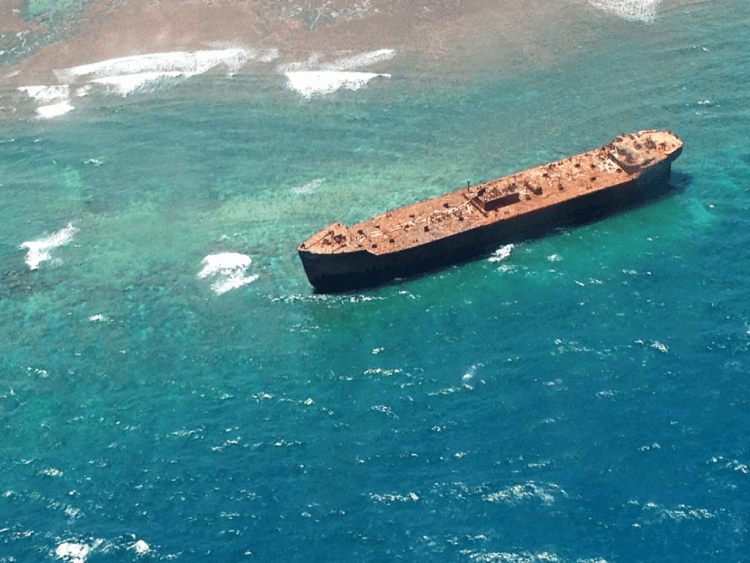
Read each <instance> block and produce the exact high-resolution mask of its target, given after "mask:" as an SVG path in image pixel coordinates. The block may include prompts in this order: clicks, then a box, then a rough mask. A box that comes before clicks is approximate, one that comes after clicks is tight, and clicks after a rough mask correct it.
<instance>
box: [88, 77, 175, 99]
mask: <svg viewBox="0 0 750 563" xmlns="http://www.w3.org/2000/svg"><path fill="white" fill-rule="evenodd" d="M181 74H182V73H181V72H178V71H171V72H142V73H140V74H125V75H123V76H105V77H104V78H95V79H94V80H92V81H91V82H95V83H97V84H104V85H105V86H113V87H114V90H115V92H117V93H118V94H121V95H122V96H127V95H128V94H129V93H130V92H132V91H133V90H135V89H136V88H139V87H140V86H142V85H143V84H145V83H146V82H150V81H152V80H158V79H160V78H175V77H177V76H180V75H181Z"/></svg>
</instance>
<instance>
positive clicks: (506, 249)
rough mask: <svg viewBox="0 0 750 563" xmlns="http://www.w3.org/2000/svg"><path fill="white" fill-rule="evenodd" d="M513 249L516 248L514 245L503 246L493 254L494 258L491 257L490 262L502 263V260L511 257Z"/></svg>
mask: <svg viewBox="0 0 750 563" xmlns="http://www.w3.org/2000/svg"><path fill="white" fill-rule="evenodd" d="M513 248H514V246H513V245H512V244H506V245H505V246H501V247H500V248H498V249H497V250H496V251H495V252H493V253H492V256H490V258H489V260H488V262H500V261H501V260H505V259H506V258H507V257H508V256H510V254H511V252H513Z"/></svg>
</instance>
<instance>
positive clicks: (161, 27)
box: [0, 0, 680, 118]
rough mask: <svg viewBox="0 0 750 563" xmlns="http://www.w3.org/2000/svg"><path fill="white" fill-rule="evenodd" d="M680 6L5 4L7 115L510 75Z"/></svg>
mask: <svg viewBox="0 0 750 563" xmlns="http://www.w3.org/2000/svg"><path fill="white" fill-rule="evenodd" d="M679 2H680V0H667V1H664V2H660V1H659V0H588V1H587V0H566V1H563V2H551V1H544V0H531V1H529V2H524V3H522V4H519V3H517V2H511V1H510V0H501V1H498V2H490V1H488V0H463V1H461V0H454V1H445V2H441V3H435V2H430V1H427V0H416V1H414V2H387V1H385V0H375V1H371V0H367V1H362V2H356V3H354V4H352V3H349V2H343V1H335V0H334V1H329V2H317V3H314V2H307V3H303V2H295V1H290V2H287V3H278V4H277V3H273V4H268V3H264V2H259V1H246V2H228V1H223V2H222V1H219V2H212V3H206V2H202V1H188V2H177V1H161V2H157V1H145V0H90V1H88V2H83V3H82V4H79V3H72V2H68V3H65V2H63V3H59V2H58V3H49V4H45V3H34V6H35V9H36V10H41V11H38V13H36V14H32V13H31V12H30V10H31V7H30V4H29V3H28V2H25V1H21V0H7V2H5V3H4V4H3V6H2V7H0V31H1V32H2V35H1V36H0V37H1V38H2V43H0V93H2V97H3V98H6V100H3V103H2V104H0V105H2V113H1V114H0V115H2V116H5V117H7V116H8V115H10V114H11V113H16V111H17V110H18V109H19V108H18V107H17V106H23V102H16V101H11V100H7V98H8V97H9V94H8V92H10V91H12V90H13V89H15V90H16V91H19V92H22V93H25V94H26V95H27V98H26V99H27V100H28V101H30V102H31V103H32V106H33V111H34V112H35V114H36V116H37V117H40V118H56V117H59V116H62V115H65V114H66V113H68V112H70V111H72V110H73V109H74V107H75V106H76V103H75V98H76V97H78V98H80V97H82V96H84V95H86V94H88V93H89V91H90V88H91V87H94V88H99V89H100V90H103V91H104V92H114V93H117V94H120V95H122V96H127V95H128V94H131V93H133V92H134V91H136V90H137V89H138V88H140V87H142V86H144V85H145V84H147V83H154V82H156V81H161V80H164V79H177V78H179V77H185V78H189V77H191V76H195V75H198V74H205V73H207V72H219V73H222V74H225V75H229V76H232V75H234V74H237V73H240V72H248V73H258V72H260V73H279V74H283V75H284V76H285V77H286V84H287V86H288V87H289V88H290V89H292V90H294V91H296V92H298V93H299V94H300V95H301V96H303V97H307V98H309V97H312V96H316V95H326V94H330V93H332V92H335V91H336V90H338V89H340V88H347V89H351V90H356V89H359V88H362V87H366V86H367V84H368V83H369V82H370V81H371V80H373V79H375V78H380V79H386V80H387V79H389V78H390V77H391V76H393V75H394V74H397V75H398V74H405V73H406V74H409V75H410V76H414V75H415V74H417V75H418V74H423V75H424V76H435V75H438V76H439V75H441V74H447V75H449V76H451V77H454V78H455V77H462V76H463V77H470V76H471V75H473V74H474V73H475V71H476V69H477V68H484V67H487V66H488V65H489V66H492V67H498V68H506V70H508V71H512V69H513V67H515V66H523V67H528V66H535V65H546V64H550V63H553V62H554V61H555V60H556V59H559V58H561V57H565V56H567V55H570V54H574V53H575V52H576V51H577V50H578V49H579V48H580V46H581V44H582V43H583V42H588V41H599V40H602V39H603V37H602V36H601V31H602V30H601V25H599V24H601V22H603V21H605V22H606V21H607V20H609V19H620V20H623V21H629V22H632V23H633V24H634V25H648V24H649V23H650V22H653V21H654V18H655V17H657V16H658V13H659V10H660V9H662V8H664V9H669V7H670V6H675V5H678V4H679ZM44 6H47V9H46V10H44V9H42V8H43V7H44ZM60 6H62V7H63V8H60ZM415 57H416V58H415ZM415 65H416V66H415ZM75 86H78V87H79V88H78V89H72V88H74V87H75ZM81 86H84V88H83V89H82V88H80V87H81ZM95 91H96V90H95ZM21 109H23V108H21ZM20 115H24V112H23V111H22V112H21V114H19V116H20Z"/></svg>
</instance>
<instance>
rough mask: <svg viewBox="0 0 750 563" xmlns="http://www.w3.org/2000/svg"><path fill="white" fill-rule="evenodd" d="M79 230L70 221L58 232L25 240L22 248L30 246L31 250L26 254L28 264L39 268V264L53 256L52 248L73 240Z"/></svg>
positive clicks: (30, 266)
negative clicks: (37, 238) (36, 238)
mask: <svg viewBox="0 0 750 563" xmlns="http://www.w3.org/2000/svg"><path fill="white" fill-rule="evenodd" d="M77 232H78V229H76V228H75V227H74V226H73V224H72V223H68V226H67V227H65V228H64V229H60V230H59V231H57V232H56V233H52V234H51V235H49V236H48V237H44V238H41V239H39V240H32V241H27V242H24V243H23V244H21V246H20V248H28V250H29V252H28V254H27V255H26V264H28V266H29V268H31V269H32V270H36V269H37V268H39V264H41V263H42V262H44V261H46V260H49V259H50V258H52V256H51V255H50V250H52V249H53V248H57V247H58V246H63V245H66V244H68V243H69V242H70V241H72V240H73V235H75V234H76V233H77Z"/></svg>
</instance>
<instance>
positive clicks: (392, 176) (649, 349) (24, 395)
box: [0, 2, 750, 563]
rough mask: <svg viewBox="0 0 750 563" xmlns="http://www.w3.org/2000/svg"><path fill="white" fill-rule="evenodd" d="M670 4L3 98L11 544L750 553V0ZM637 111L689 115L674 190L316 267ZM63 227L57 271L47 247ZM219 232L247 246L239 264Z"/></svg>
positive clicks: (538, 556) (154, 551)
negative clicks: (344, 64)
mask: <svg viewBox="0 0 750 563" xmlns="http://www.w3.org/2000/svg"><path fill="white" fill-rule="evenodd" d="M666 8H668V9H666ZM666 8H665V9H664V10H663V11H662V12H660V13H659V14H658V17H657V18H656V20H655V22H654V23H652V24H644V23H642V22H629V21H625V20H622V19H616V18H614V17H604V16H602V17H601V19H600V20H599V21H598V24H597V25H598V26H599V27H597V28H596V29H594V30H593V32H592V34H590V35H588V36H587V39H586V42H585V43H584V44H582V45H581V48H580V52H576V53H572V54H566V55H565V56H564V57H562V58H561V59H560V60H558V61H556V62H554V63H549V64H541V65H530V64H528V65H524V64H523V61H521V63H518V64H515V66H514V65H510V64H508V63H503V64H500V63H496V62H495V63H492V64H488V65H487V66H486V67H483V68H481V69H478V70H477V72H476V73H474V74H473V75H471V76H468V77H466V76H458V74H457V73H454V72H453V71H451V70H450V68H448V67H445V68H443V69H442V70H441V68H440V67H439V66H438V67H432V68H435V69H436V70H435V71H434V72H435V74H434V75H431V76H429V77H427V78H425V76H424V74H423V72H422V70H420V69H421V68H424V67H420V64H421V63H420V62H419V60H418V58H415V59H414V60H413V61H412V62H410V63H403V64H402V66H401V67H400V68H402V69H406V70H403V71H402V72H401V73H396V72H394V73H393V75H392V77H391V78H390V79H387V80H386V79H379V80H375V81H373V82H371V83H370V84H369V85H368V86H367V87H366V88H363V89H360V90H357V91H348V90H340V91H337V92H335V93H333V94H330V95H328V96H321V97H313V98H312V99H310V100H303V99H302V98H301V97H300V96H299V95H298V94H296V93H295V92H293V91H290V90H288V89H287V88H286V86H285V83H284V80H283V77H282V76H280V75H278V74H274V73H271V72H268V73H259V74H257V75H237V76H235V77H233V78H231V79H229V78H225V77H221V76H202V77H200V76H199V77H194V78H191V79H188V80H179V79H175V80H171V81H170V80H167V81H165V82H164V83H162V84H159V85H158V86H154V87H144V88H143V89H141V90H139V91H137V92H135V93H133V94H131V95H129V96H128V97H126V98H122V97H119V96H116V95H92V96H91V97H88V98H86V99H84V100H83V101H82V102H81V103H80V105H79V107H76V108H75V110H74V111H71V112H70V113H68V114H66V115H64V116H60V117H57V118H55V119H50V120H42V119H36V118H34V117H33V116H32V115H31V114H29V115H28V116H24V117H22V118H20V119H11V117H9V116H8V115H7V113H6V114H3V115H4V117H3V118H2V119H4V121H2V122H0V123H2V135H1V136H0V141H2V144H0V171H1V172H0V174H1V176H0V185H1V186H2V187H0V318H2V323H1V324H0V362H1V364H0V365H2V372H1V373H2V375H1V376H0V432H1V433H2V445H1V446H0V561H8V562H10V561H49V560H60V559H66V560H69V561H73V560H75V558H76V556H75V553H78V554H79V555H80V558H81V559H84V560H86V561H91V562H96V561H131V560H141V559H146V560H177V561H240V560H253V559H255V560H259V561H393V560H409V561H426V560H430V561H500V562H523V563H527V562H529V563H530V562H537V561H561V562H568V561H571V562H573V561H575V562H589V563H593V562H602V561H606V562H610V563H611V562H626V561H654V562H656V561H658V562H665V561H680V562H684V561H743V560H746V558H747V555H746V553H747V552H748V547H749V546H748V540H747V533H748V527H749V526H750V512H749V511H748V507H747V503H748V498H749V495H750V469H749V468H748V467H749V466H750V449H749V448H748V438H747V436H748V432H749V431H750V418H749V417H748V407H749V406H750V387H748V384H747V373H748V368H749V367H750V366H749V362H748V360H749V359H750V357H749V356H748V346H749V345H750V294H749V293H748V291H747V289H746V280H747V279H748V274H750V251H749V250H748V245H747V240H748V235H747V227H748V220H747V210H748V207H749V206H750V200H748V195H747V194H748V189H750V180H748V178H749V177H750V149H749V148H748V140H749V139H748V132H749V131H750V115H749V114H748V109H747V108H748V101H750V96H749V95H748V88H747V84H748V83H749V82H750V66H749V65H750V62H749V61H748V56H747V50H746V48H745V47H746V45H747V44H748V42H749V41H750V31H749V30H750V26H748V23H750V17H749V16H750V11H749V10H748V7H747V5H746V4H745V3H742V2H719V3H693V4H682V5H681V4H679V3H672V4H669V5H668V6H667V7H666ZM396 60H398V59H396ZM409 64H412V65H414V68H413V69H412V72H409V71H408V66H409ZM15 95H16V94H15V93H14V92H12V91H10V90H9V89H8V90H4V91H3V96H4V98H5V100H11V101H12V100H13V99H15V98H13V96H15ZM644 128H665V129H670V130H672V131H674V132H675V133H677V134H678V135H679V136H680V137H681V138H682V139H683V140H684V142H685V150H684V152H683V155H682V156H681V157H680V158H679V159H678V160H677V161H676V163H675V165H674V169H673V183H674V184H675V185H676V186H677V187H678V188H679V189H678V190H676V191H675V193H673V194H672V195H671V196H670V197H668V198H665V199H663V200H661V201H658V202H656V203H654V204H652V205H649V206H647V207H643V208H640V209H637V210H635V211H632V212H629V213H626V214H622V215H618V216H615V217H611V218H608V219H606V220H605V221H601V222H598V223H595V224H591V225H587V226H584V227H582V228H578V229H573V230H569V231H564V232H558V233H553V234H552V235H550V236H549V237H546V238H544V239H541V240H534V241H527V242H525V243H522V244H517V245H515V247H513V248H512V250H510V255H509V256H507V257H506V258H504V259H501V260H492V259H489V258H484V259H482V260H478V261H475V262H472V263H469V264H466V265H462V266H460V267H454V268H450V269H447V270H443V271H440V272H437V273H434V274H432V275H429V276H425V277H422V278H418V279H412V280H406V281H404V282H403V283H400V284H394V285H389V286H385V287H382V288H377V289H374V290H371V291H367V292H362V293H352V294H344V295H316V294H314V293H313V291H312V288H311V287H310V286H309V284H308V283H307V280H306V278H305V275H304V272H303V269H302V266H301V263H300V262H299V260H298V258H297V256H296V253H295V249H296V245H297V244H298V243H299V242H300V241H301V240H303V239H304V238H306V237H307V236H309V234H310V233H312V232H314V231H315V230H317V229H319V228H321V227H323V226H325V225H326V224H328V223H330V222H332V221H334V220H341V221H342V222H345V223H352V222H356V221H359V220H362V219H365V218H367V217H369V216H371V215H373V214H376V213H379V212H382V211H384V210H386V209H388V208H391V207H394V206H398V205H402V204H406V203H409V202H413V201H416V200H419V199H421V198H425V197H429V196H433V195H438V194H440V193H443V192H445V191H447V190H448V189H452V188H456V187H458V186H460V185H462V184H463V183H464V182H465V181H466V180H467V179H468V180H471V181H472V182H477V181H481V180H485V179H490V178H493V177H496V176H499V175H502V174H506V173H509V172H512V171H515V170H520V169H522V168H525V167H528V166H532V165H535V164H540V163H543V162H547V161H549V160H552V159H556V158H559V157H562V156H566V155H570V154H574V153H577V152H581V151H584V150H589V149H592V148H595V147H597V146H600V145H601V144H603V143H605V142H608V141H609V140H611V139H612V138H614V136H615V135H617V134H618V133H621V132H631V131H635V130H638V129H644ZM68 225H71V227H69V228H68V227H67V226H68ZM66 228H67V229H68V230H67V231H65V232H67V233H68V234H70V236H69V240H68V241H67V243H66V244H61V245H59V246H56V247H52V246H50V248H49V250H48V253H49V256H48V259H46V260H44V261H41V262H39V264H38V268H37V269H32V268H31V267H30V265H29V263H28V262H27V261H28V260H29V259H30V253H29V251H28V249H27V248H21V245H22V244H23V243H25V242H33V241H42V240H45V238H46V237H50V236H53V235H55V233H58V234H59V233H61V232H62V231H64V230H65V229H66ZM60 236H63V235H60ZM506 250H507V249H506ZM221 253H236V254H239V255H242V256H246V257H249V258H250V259H251V261H252V262H251V263H250V264H249V265H247V269H246V270H243V271H241V272H239V273H238V271H235V272H234V274H232V275H235V279H239V282H238V283H240V284H242V285H240V286H239V287H236V288H234V289H231V290H227V291H225V292H223V293H220V294H219V293H217V291H216V290H215V288H213V289H212V284H213V283H216V282H221V281H222V278H221V276H219V277H216V276H213V277H212V276H206V277H199V273H200V272H201V271H202V270H203V268H204V266H205V265H206V263H205V262H204V258H206V257H207V256H210V255H216V254H221ZM237 276H239V277H237ZM254 276H257V278H254ZM137 542H145V544H143V543H140V544H139V543H137ZM143 545H147V549H146V548H143ZM60 546H68V548H69V549H79V550H80V549H84V548H85V553H84V552H83V551H78V552H76V551H68V552H66V551H65V550H64V549H63V550H61V549H60ZM70 546H74V547H70ZM65 553H68V555H65Z"/></svg>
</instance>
